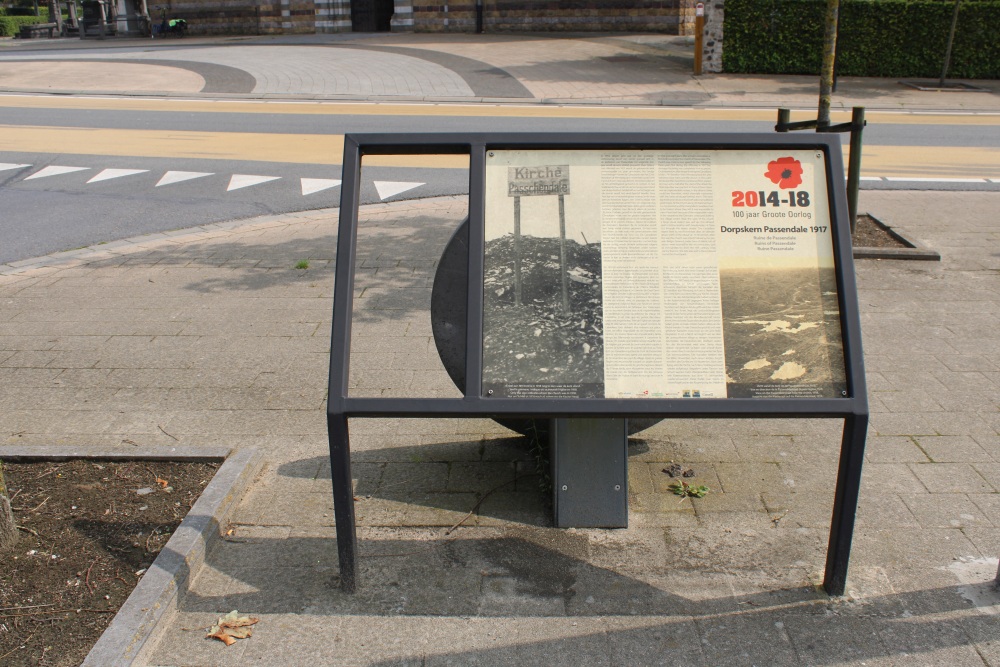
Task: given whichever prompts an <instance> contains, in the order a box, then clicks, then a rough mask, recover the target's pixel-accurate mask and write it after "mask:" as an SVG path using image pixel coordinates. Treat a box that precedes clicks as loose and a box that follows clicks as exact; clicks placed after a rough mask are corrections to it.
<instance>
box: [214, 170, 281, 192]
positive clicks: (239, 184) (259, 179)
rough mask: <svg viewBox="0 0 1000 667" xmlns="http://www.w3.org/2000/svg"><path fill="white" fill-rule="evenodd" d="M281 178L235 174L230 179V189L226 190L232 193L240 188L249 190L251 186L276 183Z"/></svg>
mask: <svg viewBox="0 0 1000 667" xmlns="http://www.w3.org/2000/svg"><path fill="white" fill-rule="evenodd" d="M279 178H281V176H253V175H251V174H233V177H232V178H231V179H229V187H228V188H226V192H232V191H233V190H239V189H240V188H248V187H250V186H251V185H260V184H261V183H267V182H268V181H276V180H278V179H279Z"/></svg>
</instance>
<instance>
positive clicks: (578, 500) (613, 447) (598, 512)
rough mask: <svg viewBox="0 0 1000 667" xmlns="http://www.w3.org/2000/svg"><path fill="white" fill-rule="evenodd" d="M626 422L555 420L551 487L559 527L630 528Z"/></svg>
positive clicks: (553, 421)
mask: <svg viewBox="0 0 1000 667" xmlns="http://www.w3.org/2000/svg"><path fill="white" fill-rule="evenodd" d="M627 421H628V420H625V419H589V418H580V419H553V420H552V426H551V428H550V436H549V437H550V443H551V453H550V456H551V459H552V485H553V496H554V502H553V506H554V511H555V524H556V527H557V528H627V527H628V435H627V430H628V425H627Z"/></svg>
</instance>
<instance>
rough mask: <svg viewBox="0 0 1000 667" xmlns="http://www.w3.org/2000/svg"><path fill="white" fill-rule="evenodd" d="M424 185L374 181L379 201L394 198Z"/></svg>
mask: <svg viewBox="0 0 1000 667" xmlns="http://www.w3.org/2000/svg"><path fill="white" fill-rule="evenodd" d="M421 185H426V183H405V182H402V181H375V189H376V190H377V191H378V196H379V199H381V200H382V201H385V200H386V199H388V198H389V197H395V196H396V195H398V194H402V193H404V192H406V191H407V190H412V189H413V188H418V187H420V186H421Z"/></svg>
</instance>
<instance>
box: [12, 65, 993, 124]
mask: <svg viewBox="0 0 1000 667" xmlns="http://www.w3.org/2000/svg"><path fill="white" fill-rule="evenodd" d="M125 62H127V61H125ZM0 93H2V94H11V95H51V96H53V97H66V96H67V95H71V96H74V97H114V98H163V99H190V100H227V101H230V100H231V101H239V100H265V101H266V100H270V101H275V102H278V101H283V100H284V101H306V102H345V103H346V102H371V103H382V104H431V105H438V104H489V105H500V106H588V107H630V108H631V107H644V108H645V107H650V108H660V107H662V108H677V107H681V108H695V109H706V110H707V109H754V110H759V109H767V110H773V109H776V108H777V107H778V106H779V104H778V102H776V101H774V100H750V101H747V100H744V99H737V100H731V99H726V96H725V95H722V96H717V95H716V94H711V95H712V96H711V97H710V98H709V99H703V98H702V97H701V96H699V95H698V94H697V93H692V96H693V97H692V98H690V99H688V98H648V97H610V98H589V97H579V98H576V97H572V98H570V97H559V98H556V97H480V96H469V97H445V96H435V95H361V96H359V95H348V94H343V95H336V94H328V95H321V94H310V93H200V92H170V91H142V90H138V91H130V90H70V89H67V90H58V89H46V90H37V89H33V88H16V87H2V86H0ZM780 106H783V107H786V108H789V109H792V110H794V111H802V110H815V108H816V103H815V101H813V100H809V101H801V102H789V101H787V100H786V101H783V102H781V104H780ZM852 106H853V104H852V103H851V102H845V101H843V100H841V101H836V100H835V101H834V102H833V104H832V106H831V110H832V111H834V112H838V111H839V112H846V111H850V110H851V108H852ZM865 108H866V109H867V110H868V111H873V112H874V111H900V112H921V113H970V114H995V113H997V110H996V108H995V107H994V106H982V107H980V106H975V107H962V106H954V105H951V106H943V105H941V104H917V103H914V104H905V103H900V102H898V101H894V102H889V103H886V104H882V105H879V104H873V103H872V102H869V103H868V104H867V105H866V106H865Z"/></svg>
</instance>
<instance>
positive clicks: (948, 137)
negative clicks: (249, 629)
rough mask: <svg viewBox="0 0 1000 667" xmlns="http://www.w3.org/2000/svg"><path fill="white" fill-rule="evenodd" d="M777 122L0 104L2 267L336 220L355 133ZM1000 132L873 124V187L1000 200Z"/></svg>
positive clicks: (381, 108) (479, 109)
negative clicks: (297, 218) (90, 248)
mask: <svg viewBox="0 0 1000 667" xmlns="http://www.w3.org/2000/svg"><path fill="white" fill-rule="evenodd" d="M836 120H837V119H835V121H836ZM773 123H774V119H773V114H772V113H770V112H766V111H760V110H742V111H741V110H714V111H709V110H703V109H683V108H678V109H665V108H656V109H622V108H587V107H573V108H560V107H542V106H538V105H535V106H530V107H516V106H484V105H477V106H461V105H458V106H451V105H448V106H443V105H414V104H377V105H365V104H319V103H289V102H281V103H259V102H257V103H249V102H236V101H234V102H228V101H227V102H219V101H185V100H162V99H160V100H154V99H150V100H144V99H116V100H108V99H99V98H82V97H81V98H76V97H72V98H67V97H53V96H2V97H0V211H3V215H2V217H0V262H10V261H15V260H18V259H25V258H29V257H35V256H39V255H43V254H48V253H51V252H57V251H60V250H67V249H72V248H76V247H80V246H86V245H91V244H94V243H100V242H103V241H110V240H115V239H119V238H125V237H129V236H135V235H139V234H144V233H149V232H157V231H167V230H172V229H180V228H185V227H190V226H194V225H199V224H205V223H209V222H216V221H220V220H231V219H239V218H247V217H254V216H258V215H263V214H268V213H283V212H289V211H296V210H305V209H315V208H325V207H334V206H337V205H338V203H339V197H340V187H339V185H338V181H339V180H340V178H341V174H340V160H341V154H342V145H343V135H344V134H345V133H350V132H407V133H410V132H437V131H469V132H476V131H528V130H530V131H542V132H546V131H578V132H738V133H745V132H771V131H772V130H773ZM998 124H1000V118H997V117H996V116H991V115H973V116H948V115H942V114H929V115H917V114H904V113H873V114H870V115H869V125H868V128H867V129H866V131H865V137H864V138H865V148H864V160H863V164H862V166H863V171H862V173H863V176H866V177H867V178H866V180H865V181H864V182H863V187H866V188H914V189H916V188H921V189H923V188H940V189H970V190H971V189H997V190H1000V158H998V152H997V151H996V150H995V149H996V148H997V147H1000V132H996V126H997V125H998ZM843 139H844V140H845V141H846V135H844V136H843ZM466 165H467V159H466V158H464V157H456V156H401V157H393V156H387V157H381V158H378V159H372V160H370V161H367V162H366V165H365V167H364V169H363V172H362V198H363V201H365V202H378V201H388V200H393V199H401V198H411V197H429V196H436V195H441V194H460V193H464V192H466V191H467V189H468V173H467V170H466ZM894 179H896V180H894ZM899 179H901V180H899ZM914 179H916V180H914ZM989 179H993V180H992V181H991V180H989Z"/></svg>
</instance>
